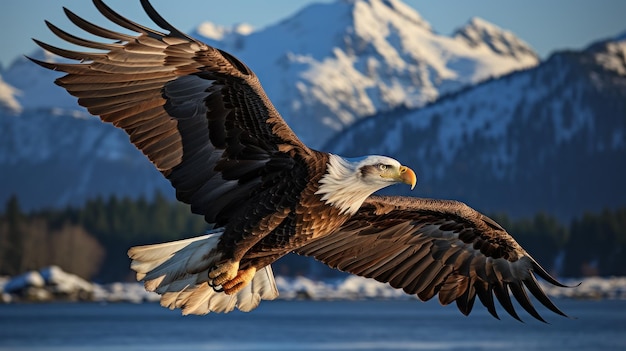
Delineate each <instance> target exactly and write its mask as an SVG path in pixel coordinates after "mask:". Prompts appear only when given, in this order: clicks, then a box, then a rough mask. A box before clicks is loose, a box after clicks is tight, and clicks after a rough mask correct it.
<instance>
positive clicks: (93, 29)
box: [63, 7, 135, 42]
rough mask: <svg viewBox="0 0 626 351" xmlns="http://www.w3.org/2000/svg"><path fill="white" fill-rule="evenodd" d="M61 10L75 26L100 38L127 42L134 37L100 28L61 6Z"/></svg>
mask: <svg viewBox="0 0 626 351" xmlns="http://www.w3.org/2000/svg"><path fill="white" fill-rule="evenodd" d="M63 11H64V12H65V15H66V16H67V18H69V20H70V21H72V23H74V24H75V25H76V26H77V27H79V28H80V29H82V30H84V31H86V32H88V33H91V34H93V35H96V36H99V37H101V38H107V39H113V40H120V41H122V40H123V41H127V42H128V41H131V40H134V39H135V38H134V37H133V36H131V35H127V34H123V33H119V32H114V31H112V30H109V29H106V28H102V27H100V26H97V25H95V24H93V23H90V22H88V21H86V20H84V19H83V18H81V17H80V16H78V15H76V14H75V13H73V12H72V11H70V10H68V9H67V8H65V7H63Z"/></svg>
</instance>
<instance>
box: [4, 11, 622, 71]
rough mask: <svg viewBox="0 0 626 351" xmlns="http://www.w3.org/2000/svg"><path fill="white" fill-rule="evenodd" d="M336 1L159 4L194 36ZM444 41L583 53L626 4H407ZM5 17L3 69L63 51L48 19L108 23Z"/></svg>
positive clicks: (614, 26) (27, 14)
mask: <svg viewBox="0 0 626 351" xmlns="http://www.w3.org/2000/svg"><path fill="white" fill-rule="evenodd" d="M105 1H106V3H107V4H109V5H110V6H111V7H113V8H114V9H116V10H117V11H118V12H120V13H122V14H123V15H125V16H127V17H129V18H131V19H133V20H135V21H136V22H140V23H144V24H147V23H151V22H149V20H148V18H147V17H146V16H145V14H143V11H142V9H141V6H140V5H139V1H132V0H108V1H107V0H105ZM330 1H331V0H313V1H312V0H267V1H259V0H229V1H216V0H174V1H172V0H152V3H153V4H154V6H155V7H156V8H157V10H158V11H159V12H160V13H161V14H163V15H164V17H165V18H166V19H168V21H170V22H171V23H172V24H174V25H175V26H176V27H178V28H179V29H181V30H183V31H190V30H192V29H193V28H194V27H195V26H197V25H198V24H200V23H201V22H203V21H207V20H208V21H211V22H214V23H217V24H221V25H232V24H235V23H241V22H245V23H250V24H252V25H253V26H254V27H257V28H261V27H264V26H267V25H271V24H273V23H275V22H277V21H279V20H281V19H283V18H286V17H288V16H290V15H291V14H293V13H294V12H296V11H298V10H299V9H300V8H302V7H304V6H306V5H307V4H309V3H313V2H330ZM405 3H407V4H408V5H410V6H411V7H413V8H414V9H416V10H417V11H418V12H419V13H420V14H421V15H422V17H423V18H424V19H426V20H427V21H428V22H429V23H430V24H431V25H432V27H433V29H434V30H435V31H437V32H439V33H443V34H450V33H451V32H452V31H453V30H454V29H455V28H456V27H459V26H461V25H462V24H464V23H465V22H467V20H468V19H469V18H470V17H472V16H478V17H481V18H484V19H486V20H487V21H489V22H492V23H494V24H496V25H498V26H500V27H502V28H505V29H508V30H510V31H512V32H513V33H515V34H516V35H517V36H519V37H520V38H522V39H523V40H525V41H526V42H528V43H529V44H530V45H531V46H532V47H533V48H534V49H535V50H536V51H537V52H538V53H539V55H540V56H541V57H546V56H547V55H549V54H550V53H551V52H553V51H554V50H559V49H566V48H572V49H580V48H583V47H585V46H586V45H587V44H589V43H591V42H593V41H595V40H597V39H602V38H607V37H612V36H614V35H617V34H619V33H623V32H625V31H626V16H625V15H626V1H625V0H525V1H512V0H475V1H470V0H405ZM2 5H3V8H4V9H3V11H0V29H1V30H2V33H3V34H2V35H1V36H0V47H1V48H2V50H0V64H1V65H2V66H3V67H7V66H8V65H9V64H10V62H11V61H12V60H13V59H14V58H15V57H17V56H19V55H23V54H27V53H30V52H32V51H33V50H34V49H35V45H34V44H33V43H32V41H31V40H30V38H32V37H35V38H38V39H41V40H43V41H48V42H51V43H53V44H54V43H56V44H58V43H59V41H58V40H57V39H56V37H54V35H52V34H51V33H49V31H48V30H47V27H46V26H45V24H44V23H43V21H44V19H48V20H50V21H51V22H53V23H54V24H56V25H58V26H59V27H61V28H64V29H68V30H70V31H71V28H73V26H72V24H71V23H69V21H68V20H67V19H66V18H65V16H64V14H63V11H62V6H66V7H68V8H69V9H71V10H72V11H73V12H75V13H77V14H79V15H81V16H83V17H85V18H87V19H89V20H92V21H94V22H96V23H99V24H103V23H106V20H103V19H102V17H101V16H100V15H99V14H98V12H97V10H95V8H94V7H93V5H92V4H91V1H87V0H5V1H3V2H2Z"/></svg>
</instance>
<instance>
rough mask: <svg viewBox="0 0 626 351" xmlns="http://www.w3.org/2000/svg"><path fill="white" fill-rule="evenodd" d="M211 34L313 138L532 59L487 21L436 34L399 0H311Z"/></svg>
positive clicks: (316, 142)
mask: <svg viewBox="0 0 626 351" xmlns="http://www.w3.org/2000/svg"><path fill="white" fill-rule="evenodd" d="M321 19H323V21H321ZM458 33H468V34H467V35H466V36H461V35H460V34H458ZM470 33H479V35H478V36H472V35H471V34H470ZM198 34H200V35H202V31H200V30H198ZM218 37H219V36H218ZM468 38H472V40H469V39H468ZM209 39H211V40H215V39H216V36H211V37H210V38H209ZM211 43H214V45H219V46H220V47H222V48H224V49H226V50H227V51H229V52H231V53H233V54H235V55H236V56H237V57H239V58H241V59H242V60H243V61H244V62H246V63H247V64H248V65H249V66H250V67H251V68H252V69H253V70H254V71H255V72H256V73H257V74H258V75H259V77H260V79H261V82H262V84H263V86H264V88H265V90H266V92H267V93H268V95H269V97H270V98H271V99H272V101H273V102H274V104H275V105H276V107H277V108H278V111H280V112H281V114H282V115H283V117H284V118H285V119H286V120H287V122H288V123H289V124H290V125H291V126H292V128H293V129H294V131H295V132H296V134H297V135H298V136H300V137H301V138H302V139H303V141H304V142H306V143H307V144H309V145H311V146H313V147H319V146H321V145H322V144H323V142H325V141H326V140H327V139H328V138H329V137H331V136H332V135H333V134H334V133H335V132H337V131H340V130H342V129H344V128H345V127H347V126H349V125H351V124H352V123H354V122H356V121H357V120H359V119H360V118H362V117H365V116H369V115H373V114H375V113H379V112H383V111H387V110H390V109H393V108H395V107H397V106H409V107H419V106H422V105H424V104H426V103H428V102H430V101H433V100H435V99H436V98H438V97H439V96H440V95H441V94H445V93H449V92H452V91H454V90H457V89H459V88H461V87H463V86H466V85H469V84H474V83H476V82H479V81H481V80H484V79H487V78H490V77H495V76H500V75H502V74H506V73H509V72H511V71H514V70H519V69H523V68H528V67H532V66H535V65H536V64H537V63H538V62H539V60H538V58H537V55H536V54H535V53H534V52H533V50H532V49H530V47H528V46H527V45H526V44H524V43H523V42H522V41H521V40H520V39H517V38H515V36H514V35H513V34H511V33H510V32H506V31H504V30H502V29H499V28H498V27H496V26H495V25H491V24H489V23H487V22H486V21H483V20H479V19H473V20H472V21H470V22H469V23H468V24H467V25H466V26H464V27H463V28H461V29H459V31H458V32H457V34H456V35H455V36H454V37H448V36H443V35H440V34H437V33H435V32H434V31H433V30H432V29H431V26H430V24H428V22H426V21H425V20H424V19H422V17H421V16H420V15H419V14H418V13H417V12H416V11H415V10H413V9H412V8H410V7H409V6H407V5H406V4H404V3H403V2H401V1H399V0H351V1H337V2H334V3H324V4H313V5H310V6H308V7H306V8H304V9H302V10H301V11H300V12H298V13H296V14H295V15H294V16H293V17H291V18H288V19H286V20H284V21H282V22H280V23H278V24H276V25H273V26H269V27H267V28H265V29H262V30H259V31H256V32H252V33H250V34H248V35H237V36H230V37H229V38H227V40H223V41H221V42H220V41H217V42H211ZM260 53H262V54H260Z"/></svg>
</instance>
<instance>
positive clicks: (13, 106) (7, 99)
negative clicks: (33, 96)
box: [0, 76, 22, 114]
mask: <svg viewBox="0 0 626 351" xmlns="http://www.w3.org/2000/svg"><path fill="white" fill-rule="evenodd" d="M19 95H20V91H19V90H17V89H15V88H14V87H12V86H11V85H9V84H7V83H6V82H5V81H4V80H3V79H2V76H0V109H5V110H7V111H9V112H11V113H14V114H19V113H20V112H21V111H22V105H20V103H19V102H18V101H17V96H19Z"/></svg>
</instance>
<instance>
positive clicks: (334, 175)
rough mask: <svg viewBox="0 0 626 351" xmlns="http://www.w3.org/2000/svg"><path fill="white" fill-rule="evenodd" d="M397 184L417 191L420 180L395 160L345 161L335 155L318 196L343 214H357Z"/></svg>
mask: <svg viewBox="0 0 626 351" xmlns="http://www.w3.org/2000/svg"><path fill="white" fill-rule="evenodd" d="M397 183H404V184H408V185H410V186H411V189H413V188H414V187H415V183H417V177H416V176H415V172H413V170H412V169H410V168H408V167H407V166H403V165H401V164H400V162H398V161H397V160H395V159H393V158H391V157H386V156H378V155H374V156H365V157H360V158H343V157H340V156H337V155H332V154H331V155H330V159H329V161H328V165H327V169H326V174H324V176H323V177H322V179H320V187H319V189H318V191H317V192H316V194H318V195H322V200H323V201H325V202H326V203H327V204H329V205H331V206H335V207H337V208H339V209H340V210H341V213H348V214H354V213H356V211H358V209H359V207H361V204H362V203H363V201H365V199H366V198H367V197H368V196H370V195H372V194H373V193H374V192H376V191H378V190H380V189H382V188H384V187H387V186H389V185H392V184H397Z"/></svg>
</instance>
